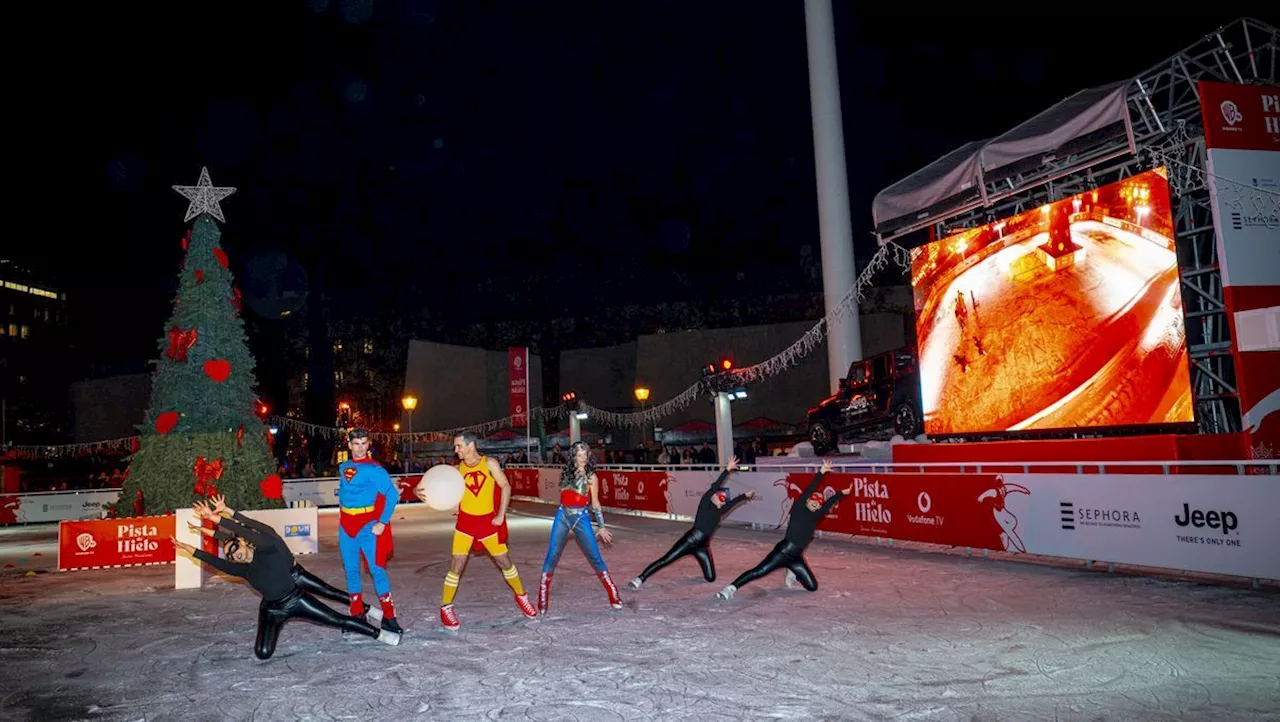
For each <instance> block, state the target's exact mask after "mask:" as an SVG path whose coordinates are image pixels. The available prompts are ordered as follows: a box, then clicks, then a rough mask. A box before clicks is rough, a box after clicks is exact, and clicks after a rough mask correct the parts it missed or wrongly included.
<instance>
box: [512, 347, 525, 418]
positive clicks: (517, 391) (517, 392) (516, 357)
mask: <svg viewBox="0 0 1280 722" xmlns="http://www.w3.org/2000/svg"><path fill="white" fill-rule="evenodd" d="M507 370H508V375H509V376H510V378H511V393H510V396H511V416H512V419H511V425H512V426H528V425H529V349H528V348H515V347H512V348H508V349H507Z"/></svg>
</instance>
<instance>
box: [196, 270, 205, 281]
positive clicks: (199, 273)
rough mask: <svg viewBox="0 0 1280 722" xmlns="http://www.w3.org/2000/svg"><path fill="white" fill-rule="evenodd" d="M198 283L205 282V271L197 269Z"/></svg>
mask: <svg viewBox="0 0 1280 722" xmlns="http://www.w3.org/2000/svg"><path fill="white" fill-rule="evenodd" d="M196 283H204V271H202V270H200V269H199V268H197V269H196Z"/></svg>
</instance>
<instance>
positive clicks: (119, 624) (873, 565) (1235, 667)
mask: <svg viewBox="0 0 1280 722" xmlns="http://www.w3.org/2000/svg"><path fill="white" fill-rule="evenodd" d="M553 511H554V509H553V508H552V507H550V506H546V505H539V504H528V503H519V504H516V505H515V507H514V512H513V515H512V517H511V540H510V544H511V550H512V557H513V559H514V560H515V561H516V564H517V566H518V568H519V570H520V573H521V576H522V578H523V580H524V583H525V585H526V587H527V588H528V589H529V591H530V596H531V597H535V596H536V589H537V580H538V576H539V572H540V570H541V564H542V558H543V555H544V553H545V551H546V544H547V538H548V534H549V531H550V518H551V514H552V513H553ZM608 518H609V520H610V521H611V523H612V525H614V530H615V534H616V540H615V544H614V546H613V547H612V548H610V549H606V550H605V552H604V553H605V559H606V561H607V562H608V563H609V566H610V570H611V572H612V573H613V576H614V578H615V580H616V582H617V584H618V586H619V587H624V585H625V584H626V583H627V582H628V581H629V580H630V579H631V578H632V577H633V576H635V574H636V573H637V572H639V571H640V570H641V569H642V568H643V567H644V566H645V565H646V564H648V563H649V562H650V561H652V560H653V559H655V558H657V557H658V556H659V555H661V554H662V553H663V552H664V551H665V550H666V549H667V548H668V547H669V546H670V545H671V544H672V543H673V542H674V541H675V540H676V538H677V537H678V536H679V535H680V534H681V533H682V532H683V531H684V530H685V528H687V525H686V524H684V523H679V522H670V521H664V520H655V519H647V518H639V517H630V516H619V515H609V517H608ZM320 520H321V552H320V554H318V555H313V556H305V557H300V561H301V562H302V563H303V564H304V565H305V566H306V567H307V568H308V569H310V570H311V571H313V572H315V573H317V574H319V575H320V576H321V577H323V578H325V579H326V580H328V581H330V582H332V583H333V584H335V585H337V586H340V587H341V586H345V582H344V580H343V576H342V567H341V562H340V561H339V559H338V554H337V548H336V541H335V534H336V533H337V517H336V516H335V515H334V514H333V513H332V512H330V511H322V512H321V516H320ZM452 528H453V518H452V516H451V515H449V514H447V513H442V512H433V511H430V510H427V509H425V508H423V507H421V506H419V505H414V506H407V507H401V511H399V512H397V519H396V521H395V522H394V525H393V529H394V532H395V538H396V556H395V558H394V559H393V560H392V562H391V564H390V567H389V568H390V574H391V583H392V593H393V596H394V598H395V601H396V605H397V608H398V609H399V616H400V620H401V622H402V624H403V625H404V626H405V628H406V633H405V637H404V640H403V642H402V643H401V645H400V646H398V647H390V646H386V645H383V644H380V643H378V642H376V641H374V640H371V639H367V638H364V637H358V636H354V635H353V636H350V637H344V636H342V634H341V633H340V632H338V631H336V630H331V629H326V628H322V627H317V626H313V625H310V624H308V623H306V622H291V623H290V624H289V625H288V626H286V628H285V630H284V632H283V634H282V635H281V640H280V644H279V647H278V648H277V651H276V654H275V656H274V657H273V658H272V659H270V660H267V661H259V660H257V659H255V658H254V656H253V650H252V646H253V637H254V628H255V624H256V620H257V606H258V597H257V596H256V595H255V594H254V593H253V592H252V590H250V589H248V588H247V587H245V586H243V585H241V584H239V583H235V582H229V581H226V580H223V579H222V578H219V577H213V578H211V579H210V580H209V582H208V584H207V585H206V586H205V587H204V588H202V589H198V590H183V591H175V590H174V589H173V568H172V566H167V565H166V566H155V567H140V568H130V569H115V570H95V571H79V572H65V573H58V572H56V571H54V569H55V567H56V529H55V528H54V527H53V526H52V525H41V526H37V527H29V528H8V529H5V530H3V531H0V562H3V563H4V564H12V565H13V566H12V567H7V568H5V569H3V573H2V574H0V668H2V669H3V670H4V683H3V684H0V719H6V720H9V719H13V720H111V721H115V720H130V721H131V720H148V721H157V722H158V721H160V720H181V721H182V722H198V721H201V720H290V721H293V720H387V721H395V720H419V719H421V720H457V721H464V720H570V721H573V720H581V721H582V722H609V721H612V720H699V721H700V722H712V721H714V720H779V719H794V720H1018V721H1021V722H1033V721H1035V720H1125V721H1138V720H1175V719H1187V720H1210V719H1213V720H1263V719H1280V704H1278V702H1280V593H1277V592H1276V589H1275V587H1274V586H1270V587H1264V588H1263V589H1261V590H1252V589H1249V588H1248V587H1247V585H1231V584H1226V585H1224V584H1205V583H1202V582H1200V581H1190V580H1179V579H1172V578H1167V577H1166V578H1155V577H1149V576H1129V575H1125V574H1109V573H1106V572H1098V571H1085V570H1083V569H1080V568H1078V567H1071V568H1067V567H1065V566H1062V565H1057V566H1055V565H1049V564H1031V563H1014V562H1009V561H1006V560H1003V559H982V558H980V557H975V558H968V557H966V556H965V555H964V554H963V551H962V550H952V551H951V552H943V553H938V552H937V551H922V550H919V549H910V548H904V547H903V546H902V545H898V546H896V547H893V548H889V547H883V546H878V545H876V544H873V543H870V542H867V541H866V540H858V541H854V542H849V541H847V540H841V539H820V540H817V541H815V542H814V544H813V546H811V547H810V549H809V552H808V555H807V556H808V560H809V564H810V566H811V567H812V568H813V570H814V572H815V574H816V575H817V577H818V581H819V584H820V587H819V589H818V591H817V592H814V593H809V592H804V591H792V590H788V589H786V588H785V587H784V585H783V576H782V573H775V574H773V575H771V576H769V577H766V578H765V579H763V580H760V581H759V582H757V583H756V584H753V585H749V586H746V587H744V588H743V589H742V590H740V591H739V592H738V594H737V596H736V598H735V599H734V600H732V601H729V602H725V601H719V600H716V599H715V598H714V594H715V592H716V591H717V590H719V589H720V588H721V587H723V586H724V585H725V584H727V583H728V582H729V581H731V580H732V579H733V577H735V576H736V575H737V574H738V573H739V572H741V571H743V570H744V569H746V568H748V567H750V566H752V565H754V564H755V563H756V562H758V561H759V560H760V559H761V558H763V556H764V555H765V554H766V553H767V552H768V551H769V549H770V547H771V546H772V545H773V544H774V543H775V541H776V540H777V538H778V536H779V534H780V532H778V531H774V532H757V531H750V530H747V529H742V528H734V527H726V528H724V529H722V530H721V531H720V533H719V534H718V535H717V537H716V539H715V542H714V544H713V549H714V552H715V561H716V566H717V571H718V572H719V579H718V580H717V581H716V583H713V584H709V583H707V582H705V581H703V580H702V577H701V574H700V573H699V571H698V568H697V564H696V562H695V561H694V560H693V559H691V558H686V559H683V560H681V561H679V562H676V564H675V565H673V566H672V567H669V568H667V569H666V570H664V571H662V572H660V573H658V574H657V575H656V576H654V577H653V578H651V579H650V580H649V582H648V583H646V584H645V585H644V587H643V589H641V590H640V591H638V592H637V591H632V590H629V589H625V588H623V592H622V594H623V598H624V601H625V607H624V608H623V609H622V610H621V611H614V610H612V609H610V608H609V606H608V604H607V600H606V597H605V593H604V590H603V588H602V587H601V585H600V583H599V581H598V580H597V579H596V577H595V575H594V574H593V573H592V572H591V570H590V568H589V567H588V566H587V564H586V561H585V559H584V558H583V556H582V554H581V553H580V552H579V551H578V550H577V548H576V546H575V545H574V542H572V541H571V542H570V546H569V547H568V548H566V550H565V553H564V557H563V559H562V561H561V563H560V567H559V569H558V570H557V573H556V575H555V578H554V586H553V588H552V592H553V593H552V598H551V604H552V608H551V613H550V614H549V615H547V617H546V618H544V619H541V620H539V621H537V622H527V621H524V620H523V619H522V615H521V614H520V612H519V610H518V609H517V608H516V605H515V603H514V602H513V600H512V595H511V593H510V591H509V590H508V589H507V587H506V585H505V584H504V583H503V580H502V577H501V575H500V574H499V573H498V571H497V570H496V569H495V567H494V566H493V564H492V563H490V562H489V561H488V560H487V559H485V558H483V557H473V558H472V560H471V563H470V566H469V567H468V569H467V572H466V574H465V576H464V577H463V579H462V584H461V586H460V592H459V595H458V599H457V603H456V604H457V610H458V614H459V616H460V618H461V620H462V625H463V626H462V631H461V632H460V633H457V634H451V633H447V632H445V631H443V629H442V628H441V626H440V622H439V618H438V610H439V600H440V591H441V582H442V579H443V577H444V573H445V570H446V569H447V564H448V549H449V535H450V534H451V532H452ZM29 571H35V574H34V575H30V574H28V572H29ZM365 584H366V600H369V601H373V600H374V599H375V597H374V595H373V594H372V588H371V583H370V582H369V581H368V580H367V578H366V582H365Z"/></svg>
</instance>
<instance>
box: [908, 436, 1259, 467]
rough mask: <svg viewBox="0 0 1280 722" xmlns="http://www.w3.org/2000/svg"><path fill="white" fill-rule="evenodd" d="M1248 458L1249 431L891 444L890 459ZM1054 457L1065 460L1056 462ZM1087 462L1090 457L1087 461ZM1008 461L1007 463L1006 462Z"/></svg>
mask: <svg viewBox="0 0 1280 722" xmlns="http://www.w3.org/2000/svg"><path fill="white" fill-rule="evenodd" d="M1249 458H1250V445H1249V436H1248V434H1154V435H1150V436H1124V437H1107V438H1098V439H1047V440H1026V441H975V442H963V443H951V444H894V446H893V463H894V464H955V466H932V467H926V470H927V471H958V470H960V469H961V467H968V468H972V467H973V466H975V465H978V464H981V465H982V468H983V470H984V471H1010V472H1012V471H1023V466H1024V465H1026V464H1033V465H1034V466H1033V468H1031V469H1029V471H1032V472H1039V473H1085V474H1096V473H1098V464H1097V462H1134V461H1161V462H1169V461H1240V460H1245V459H1249ZM1053 462H1068V463H1066V464H1061V465H1056V464H1053ZM1088 462H1093V464H1089V463H1088ZM1004 464H1008V466H1004ZM1109 471H1111V472H1112V473H1129V474H1160V473H1175V474H1176V473H1199V474H1212V473H1224V474H1234V473H1237V471H1236V469H1235V467H1206V466H1182V467H1178V466H1170V467H1169V469H1168V471H1167V472H1166V471H1165V469H1164V468H1163V467H1162V466H1160V465H1154V466H1127V465H1126V466H1115V467H1110V468H1109Z"/></svg>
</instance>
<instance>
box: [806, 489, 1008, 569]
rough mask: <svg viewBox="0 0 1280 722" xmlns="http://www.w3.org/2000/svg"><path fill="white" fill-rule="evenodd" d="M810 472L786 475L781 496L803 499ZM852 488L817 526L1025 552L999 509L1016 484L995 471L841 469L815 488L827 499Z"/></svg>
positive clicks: (954, 544)
mask: <svg viewBox="0 0 1280 722" xmlns="http://www.w3.org/2000/svg"><path fill="white" fill-rule="evenodd" d="M812 478H813V476H812V475H810V474H802V475H792V476H789V477H788V478H787V496H788V498H789V499H790V500H791V502H792V504H797V503H799V504H803V503H805V499H804V498H802V495H803V493H804V491H805V489H807V488H808V485H809V482H810V481H811V480H812ZM847 488H852V490H853V493H852V494H851V495H850V496H848V497H846V498H844V499H842V500H841V501H840V502H838V503H837V504H836V506H835V508H834V509H832V510H831V512H830V513H828V514H827V516H826V517H824V518H823V519H822V521H821V522H820V523H819V524H818V529H820V530H822V531H829V532H835V533H839V534H854V535H857V536H874V537H883V538H886V539H901V540H904V541H916V542H925V543H928V544H946V545H949V546H966V547H974V548H977V549H995V550H997V551H1013V552H1021V551H1025V549H1023V548H1022V543H1021V542H1020V541H1019V538H1018V533H1017V529H1016V527H1017V519H1015V518H1012V517H1011V516H1010V515H1009V514H1008V513H1007V511H1006V510H1005V508H1004V499H1005V497H1006V495H1008V494H1010V493H1025V491H1024V490H1023V489H1022V488H1019V487H1016V486H1015V487H1010V486H1009V485H1007V484H1005V483H1002V482H1001V479H1000V476H999V475H998V474H841V473H830V474H827V475H826V476H824V477H823V478H822V481H821V482H819V486H818V489H817V491H818V492H819V493H821V494H822V496H823V498H824V499H830V498H831V497H832V496H833V495H835V494H838V493H840V492H841V491H842V490H844V489H847Z"/></svg>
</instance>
